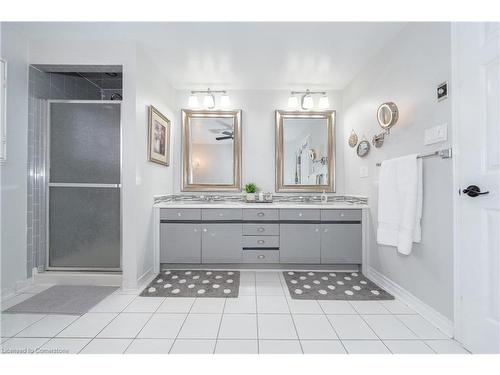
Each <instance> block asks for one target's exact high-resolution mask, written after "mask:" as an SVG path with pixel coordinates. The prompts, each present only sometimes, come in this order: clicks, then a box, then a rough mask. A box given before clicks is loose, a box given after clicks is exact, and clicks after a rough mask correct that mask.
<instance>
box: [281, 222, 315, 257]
mask: <svg viewBox="0 0 500 375" xmlns="http://www.w3.org/2000/svg"><path fill="white" fill-rule="evenodd" d="M320 239H321V235H320V224H280V263H319V262H320Z"/></svg>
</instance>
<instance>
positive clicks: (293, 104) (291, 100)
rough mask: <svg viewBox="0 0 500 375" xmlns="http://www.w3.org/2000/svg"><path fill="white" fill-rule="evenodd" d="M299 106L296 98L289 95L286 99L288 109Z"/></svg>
mask: <svg viewBox="0 0 500 375" xmlns="http://www.w3.org/2000/svg"><path fill="white" fill-rule="evenodd" d="M298 106H299V101H298V99H297V97H296V96H294V95H290V97H289V98H288V108H293V109H295V108H297V107H298Z"/></svg>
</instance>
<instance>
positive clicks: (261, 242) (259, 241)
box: [257, 240, 266, 244]
mask: <svg viewBox="0 0 500 375" xmlns="http://www.w3.org/2000/svg"><path fill="white" fill-rule="evenodd" d="M265 242H266V241H264V240H258V241H257V243H260V244H263V243H265Z"/></svg>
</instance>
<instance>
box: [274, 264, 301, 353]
mask: <svg viewBox="0 0 500 375" xmlns="http://www.w3.org/2000/svg"><path fill="white" fill-rule="evenodd" d="M279 279H280V284H281V289H282V291H283V292H284V290H283V289H284V287H283V280H282V274H281V272H280V273H279ZM290 298H291V295H290ZM285 301H286V305H287V306H288V310H289V311H290V317H291V318H292V323H293V328H294V329H295V334H296V335H297V340H298V342H299V346H300V350H301V351H302V354H304V348H303V347H302V342H301V341H300V336H299V331H298V330H297V325H296V324H295V319H294V318H293V314H292V309H291V308H290V304H289V303H288V298H286V293H285Z"/></svg>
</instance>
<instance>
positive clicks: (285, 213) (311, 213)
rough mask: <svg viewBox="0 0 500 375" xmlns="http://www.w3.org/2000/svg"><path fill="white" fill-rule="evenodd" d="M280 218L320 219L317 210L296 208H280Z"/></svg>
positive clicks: (296, 219)
mask: <svg viewBox="0 0 500 375" xmlns="http://www.w3.org/2000/svg"><path fill="white" fill-rule="evenodd" d="M280 220H293V221H310V220H320V212H319V210H308V209H305V210H300V209H299V210H296V209H291V210H288V209H282V210H280Z"/></svg>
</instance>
